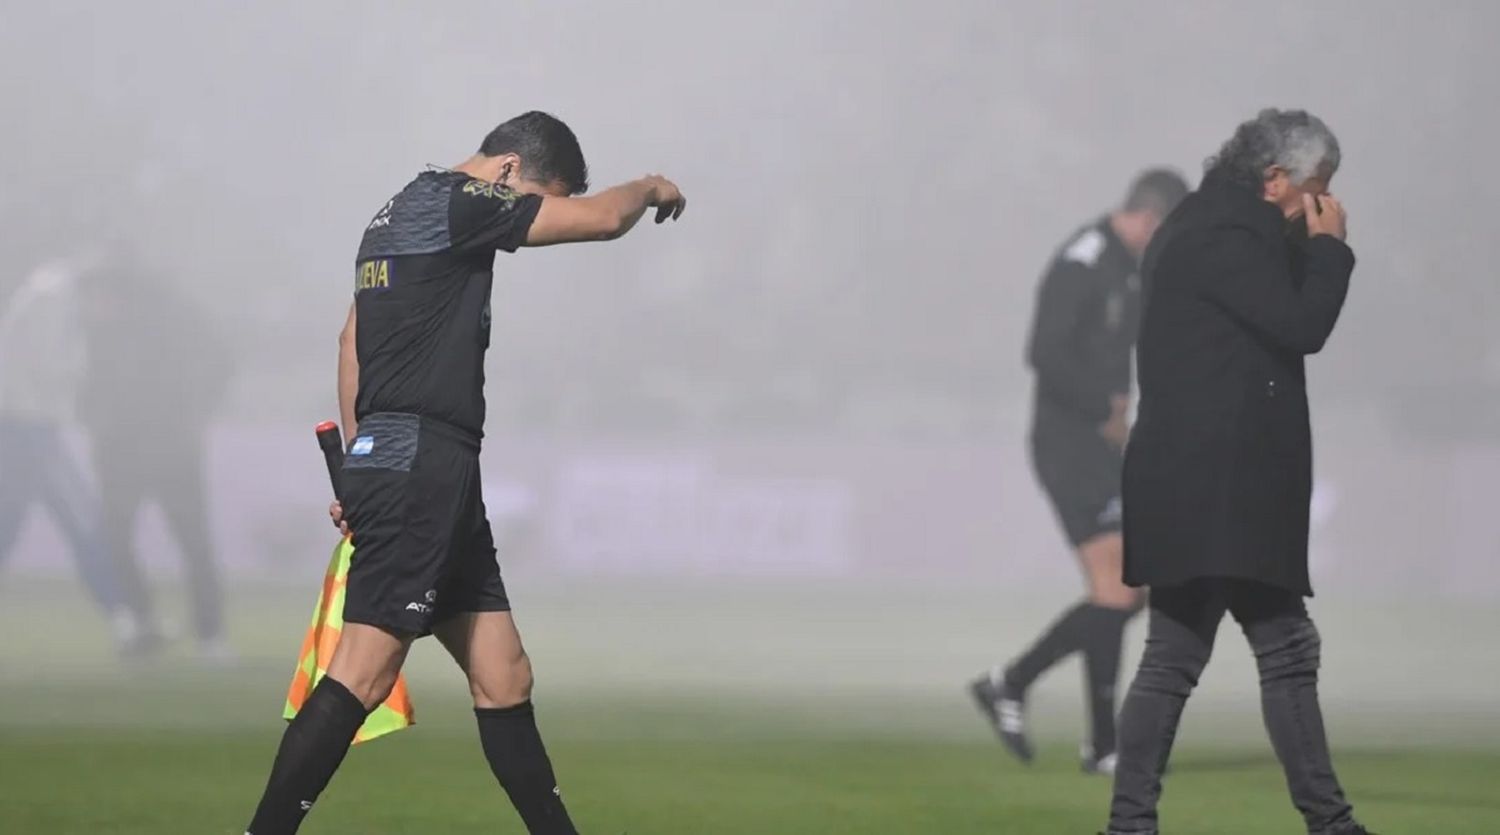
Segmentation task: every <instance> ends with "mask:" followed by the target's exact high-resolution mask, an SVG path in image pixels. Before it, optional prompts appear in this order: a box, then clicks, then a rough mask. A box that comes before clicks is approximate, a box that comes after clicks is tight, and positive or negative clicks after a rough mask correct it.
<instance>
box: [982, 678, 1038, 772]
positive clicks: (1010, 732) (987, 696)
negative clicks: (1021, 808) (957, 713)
mask: <svg viewBox="0 0 1500 835" xmlns="http://www.w3.org/2000/svg"><path fill="white" fill-rule="evenodd" d="M969 695H971V696H973V698H974V703H975V704H976V705H977V706H978V707H979V712H980V713H982V714H984V718H985V719H987V720H989V723H990V727H992V728H994V729H995V734H996V735H997V736H999V737H1000V741H1001V742H1003V743H1004V744H1005V747H1006V749H1007V750H1009V751H1010V752H1011V753H1012V754H1014V755H1015V757H1016V759H1018V760H1020V761H1021V762H1023V763H1026V764H1027V765H1030V764H1031V761H1032V760H1033V759H1035V758H1036V751H1035V750H1034V749H1033V748H1032V747H1031V740H1029V739H1027V738H1026V702H1025V699H1023V698H1022V697H1021V695H1020V694H1019V693H1016V692H1015V691H1014V690H1013V689H1012V688H1011V687H1010V686H1009V685H1007V684H1006V683H1005V680H1004V679H1003V678H1002V679H1001V680H1000V681H999V683H996V682H995V680H994V678H993V677H992V676H989V675H983V676H980V677H979V678H977V679H975V680H974V681H973V682H972V683H971V684H970V685H969Z"/></svg>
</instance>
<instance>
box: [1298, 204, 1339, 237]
mask: <svg viewBox="0 0 1500 835" xmlns="http://www.w3.org/2000/svg"><path fill="white" fill-rule="evenodd" d="M1302 216H1303V217H1304V218H1306V220H1307V236H1308V237H1310V238H1311V237H1316V236H1318V235H1328V236H1330V237H1333V238H1337V239H1339V240H1341V241H1342V240H1344V238H1345V237H1346V236H1347V235H1348V234H1349V230H1348V217H1347V215H1346V214H1345V212H1344V205H1343V204H1342V203H1340V202H1339V201H1338V199H1337V198H1335V197H1334V196H1333V195H1331V194H1322V195H1313V194H1303V195H1302Z"/></svg>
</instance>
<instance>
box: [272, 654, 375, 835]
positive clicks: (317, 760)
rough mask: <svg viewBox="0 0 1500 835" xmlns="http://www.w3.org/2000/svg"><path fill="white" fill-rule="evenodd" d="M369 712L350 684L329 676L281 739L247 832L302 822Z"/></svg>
mask: <svg viewBox="0 0 1500 835" xmlns="http://www.w3.org/2000/svg"><path fill="white" fill-rule="evenodd" d="M367 714H368V711H366V710H365V706H364V705H362V704H360V702H359V699H356V698H355V697H354V694H353V693H350V692H349V690H348V688H346V687H344V685H342V684H339V683H338V682H337V681H334V680H333V679H331V678H328V677H327V676H324V678H323V679H322V680H321V681H319V682H318V686H317V687H314V688H313V691H312V694H311V695H309V696H308V697H307V701H306V702H304V703H303V704H302V709H301V710H300V711H298V712H297V718H295V719H293V720H292V722H291V724H290V725H288V726H287V729H286V733H285V734H283V735H282V737H281V748H280V749H278V750H277V752H276V762H275V763H274V764H273V765H272V766H271V779H270V780H269V781H267V782H266V792H265V794H263V795H261V798H260V805H259V806H257V807H256V809H255V819H254V820H252V821H251V822H250V829H249V832H248V835H291V833H293V832H296V831H297V827H299V826H301V825H302V819H303V818H304V817H306V816H307V812H308V810H310V809H311V808H312V805H313V801H315V800H317V799H318V795H319V794H321V793H322V791H323V789H324V787H326V786H327V785H328V781H329V780H331V779H333V772H335V771H337V770H338V767H339V763H341V762H343V761H344V754H346V753H348V751H349V745H350V744H351V743H352V742H354V734H355V733H356V732H357V731H358V730H359V726H360V725H362V724H364V721H365V716H366V715H367Z"/></svg>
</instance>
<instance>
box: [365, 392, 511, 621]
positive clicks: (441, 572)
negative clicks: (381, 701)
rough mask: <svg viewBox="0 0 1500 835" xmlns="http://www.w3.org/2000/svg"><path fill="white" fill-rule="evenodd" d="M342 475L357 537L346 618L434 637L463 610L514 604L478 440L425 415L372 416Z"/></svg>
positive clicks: (489, 609)
mask: <svg viewBox="0 0 1500 835" xmlns="http://www.w3.org/2000/svg"><path fill="white" fill-rule="evenodd" d="M341 479H342V485H341V487H342V491H343V494H344V497H343V504H344V518H345V519H346V520H347V521H348V523H349V529H350V531H352V532H353V537H354V557H353V559H352V560H351V562H350V565H349V581H348V584H347V585H346V586H345V589H344V620H346V621H348V622H350V623H364V624H369V625H371V626H378V627H381V628H383V629H387V630H389V631H391V632H395V633H398V634H404V635H426V634H428V633H430V632H431V631H432V626H433V624H436V623H441V622H442V621H444V620H446V619H448V618H450V617H452V616H454V615H456V614H459V613H462V612H493V611H500V612H504V611H509V610H510V600H509V599H508V598H507V597H506V594H505V583H504V582H503V581H502V580H501V579H500V567H499V564H498V563H497V562H496V560H495V541H494V538H493V536H492V535H491V533H490V524H489V520H488V519H486V517H485V513H484V500H483V498H482V497H481V495H480V486H479V484H480V479H479V440H478V439H477V438H475V437H473V436H471V435H469V434H468V433H465V432H463V431H462V430H460V429H457V428H456V427H453V426H449V425H448V424H445V423H442V422H439V421H434V420H431V419H428V418H422V417H418V416H417V415H407V414H394V413H389V412H382V413H377V414H373V415H369V416H367V417H366V418H365V419H364V420H362V421H360V424H359V435H358V436H357V437H356V438H355V439H354V441H353V443H351V444H350V445H349V451H348V454H347V455H346V456H345V457H344V469H343V473H342V475H341Z"/></svg>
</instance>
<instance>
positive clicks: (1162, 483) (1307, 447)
mask: <svg viewBox="0 0 1500 835" xmlns="http://www.w3.org/2000/svg"><path fill="white" fill-rule="evenodd" d="M1339 161H1340V150H1339V143H1338V140H1337V139H1336V138H1335V137H1334V135H1333V133H1332V131H1330V130H1329V129H1328V126H1327V125H1325V124H1324V123H1323V122H1322V121H1321V120H1320V119H1318V118H1317V117H1315V116H1312V115H1310V114H1308V113H1306V112H1304V111H1296V110H1294V111H1281V110H1266V111H1263V112H1261V113H1260V114H1259V115H1258V116H1257V117H1256V118H1254V119H1252V120H1250V121H1248V122H1245V123H1244V124H1242V125H1240V126H1239V128H1238V129H1237V130H1236V131H1235V133H1234V136H1233V137H1232V138H1230V140H1229V141H1228V142H1227V143H1225V145H1224V147H1223V148H1222V149H1221V150H1220V151H1219V153H1218V155H1217V156H1215V157H1213V158H1211V159H1210V160H1209V161H1208V163H1207V165H1206V166H1205V168H1206V171H1205V175H1204V178H1203V185H1202V187H1201V188H1200V189H1199V190H1198V191H1197V192H1195V193H1194V194H1193V195H1191V196H1190V197H1188V199H1187V200H1186V201H1185V202H1184V203H1183V205H1182V207H1181V208H1180V209H1179V210H1178V212H1177V213H1176V214H1174V215H1173V216H1172V218H1170V219H1169V220H1168V221H1167V223H1166V224H1165V225H1163V227H1162V229H1161V230H1160V231H1159V232H1158V234H1157V237H1156V240H1155V241H1153V242H1152V245H1151V247H1150V249H1149V250H1148V251H1147V253H1146V258H1145V265H1144V269H1143V271H1142V272H1143V274H1144V275H1145V278H1146V309H1145V317H1144V321H1143V323H1142V328H1141V338H1140V347H1139V362H1140V374H1139V376H1140V385H1141V404H1140V420H1139V422H1138V424H1137V426H1136V430H1135V434H1134V437H1133V438H1132V439H1131V442H1130V448H1129V451H1128V452H1127V454H1126V459H1125V473H1124V491H1125V492H1124V499H1125V502H1124V507H1125V582H1126V583H1128V584H1130V585H1131V586H1134V587H1141V586H1150V587H1151V606H1150V626H1149V634H1148V637H1147V639H1146V651H1145V654H1144V656H1143V657H1142V659H1141V666H1140V670H1139V671H1138V672H1137V673H1136V677H1135V681H1134V682H1133V683H1132V684H1131V686H1130V691H1129V693H1128V694H1127V696H1126V698H1125V704H1124V707H1123V708H1122V710H1121V713H1120V747H1119V762H1118V767H1117V771H1116V773H1115V784H1114V800H1113V803H1112V805H1111V808H1110V823H1109V833H1110V835H1138V833H1155V832H1157V831H1158V830H1157V803H1158V801H1159V799H1160V797H1161V788H1162V787H1161V779H1162V773H1163V770H1164V769H1165V768H1166V765H1167V758H1168V757H1169V756H1170V754H1171V751H1172V743H1173V740H1174V739H1175V737H1176V734H1177V725H1178V721H1179V720H1180V718H1181V716H1182V710H1183V707H1184V706H1185V705H1186V703H1187V699H1188V696H1189V694H1191V692H1192V690H1193V687H1194V686H1195V685H1197V683H1198V677H1199V675H1200V674H1201V673H1202V672H1203V669H1204V667H1205V666H1206V665H1207V664H1208V659H1209V655H1210V654H1211V653H1212V651H1213V644H1214V637H1215V634H1216V633H1217V632H1218V628H1219V622H1220V620H1222V619H1223V617H1224V614H1225V612H1226V611H1227V612H1228V613H1230V614H1232V615H1233V616H1234V619H1235V620H1236V621H1238V622H1239V624H1240V627H1241V629H1242V630H1243V631H1244V633H1245V637H1246V639H1247V640H1248V641H1249V643H1250V648H1251V650H1252V651H1253V652H1254V653H1255V659H1256V663H1257V665H1258V667H1259V670H1260V690H1261V708H1262V712H1263V714H1264V719H1265V725H1266V730H1267V732H1268V733H1269V735H1270V737H1271V744H1272V747H1273V748H1275V750H1276V756H1277V758H1278V759H1279V760H1280V762H1281V766H1282V769H1283V771H1284V772H1285V775H1286V782H1287V787H1288V789H1289V790H1290V792H1291V796H1292V800H1293V802H1294V803H1295V805H1296V807H1297V809H1298V811H1300V812H1301V813H1302V816H1303V819H1304V820H1305V822H1306V824H1307V831H1308V832H1309V833H1315V835H1356V834H1357V833H1364V832H1365V829H1364V828H1363V827H1361V826H1360V825H1359V824H1358V823H1357V822H1355V819H1354V814H1353V808H1352V807H1351V806H1350V804H1349V802H1348V801H1347V800H1346V799H1345V797H1344V792H1343V790H1342V788H1341V787H1340V786H1339V781H1338V778H1337V777H1336V776H1335V774H1334V771H1333V763H1332V760H1331V757H1330V755H1329V750H1328V741H1327V738H1326V736H1325V733H1324V730H1323V717H1322V711H1321V708H1320V707H1319V702H1318V667H1319V662H1320V656H1321V642H1320V640H1319V637H1318V630H1317V628H1316V627H1314V625H1313V622H1312V620H1311V619H1310V618H1309V617H1308V614H1307V608H1306V606H1305V604H1304V601H1303V598H1304V597H1305V596H1309V595H1311V594H1312V586H1311V584H1310V583H1309V580H1308V570H1307V550H1308V516H1309V503H1310V500H1311V497H1312V433H1311V429H1310V425H1309V418H1308V402H1307V389H1306V379H1307V378H1306V373H1305V367H1304V358H1305V357H1306V356H1307V355H1309V354H1315V353H1317V352H1318V351H1319V350H1321V349H1322V348H1323V345H1324V343H1325V342H1326V341H1327V339H1328V337H1329V335H1330V334H1331V333H1332V332H1333V327H1334V324H1335V322H1337V321H1338V317H1339V312H1340V310H1341V309H1342V308H1343V305H1344V298H1345V295H1346V294H1347V292H1348V289H1349V276H1350V274H1351V272H1352V271H1353V269H1354V254H1353V252H1352V251H1351V250H1350V249H1349V247H1348V246H1347V245H1345V244H1344V236H1345V225H1344V210H1343V207H1342V206H1340V205H1339V202H1338V201H1337V200H1335V199H1334V198H1333V197H1332V196H1331V195H1329V194H1328V186H1329V183H1330V181H1331V180H1332V178H1333V175H1334V173H1335V172H1336V171H1337V170H1338V167H1339Z"/></svg>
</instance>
